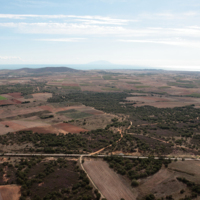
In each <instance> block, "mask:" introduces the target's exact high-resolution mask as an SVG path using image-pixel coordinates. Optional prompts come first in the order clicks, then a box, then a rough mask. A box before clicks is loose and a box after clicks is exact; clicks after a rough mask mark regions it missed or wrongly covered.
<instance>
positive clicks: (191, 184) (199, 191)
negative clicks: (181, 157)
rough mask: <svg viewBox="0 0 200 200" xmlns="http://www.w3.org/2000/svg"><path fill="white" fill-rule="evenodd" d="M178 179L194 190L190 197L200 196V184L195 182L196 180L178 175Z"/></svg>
mask: <svg viewBox="0 0 200 200" xmlns="http://www.w3.org/2000/svg"><path fill="white" fill-rule="evenodd" d="M177 180H178V181H180V182H183V183H185V184H186V185H187V187H188V188H189V189H190V190H191V191H192V194H191V196H190V197H188V198H190V199H193V198H197V196H200V185H198V184H195V183H194V182H191V181H188V180H187V179H186V178H182V177H177Z"/></svg>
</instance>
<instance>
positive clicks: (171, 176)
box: [137, 168, 186, 199]
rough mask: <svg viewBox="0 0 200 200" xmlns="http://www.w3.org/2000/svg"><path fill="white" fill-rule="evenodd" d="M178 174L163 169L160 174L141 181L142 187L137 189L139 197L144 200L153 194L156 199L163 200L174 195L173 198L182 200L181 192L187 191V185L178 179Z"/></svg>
mask: <svg viewBox="0 0 200 200" xmlns="http://www.w3.org/2000/svg"><path fill="white" fill-rule="evenodd" d="M176 176H177V174H176V173H174V172H171V171H169V170H168V169H166V168H162V169H161V170H160V171H159V172H157V173H156V174H154V175H153V176H150V177H148V178H146V179H143V180H140V181H141V182H140V185H139V187H138V188H137V190H138V193H139V195H138V197H139V199H142V198H143V197H144V196H146V195H148V194H151V193H153V194H154V195H155V196H156V198H162V197H165V196H168V195H173V198H174V197H176V198H175V199H180V198H181V197H184V196H185V194H184V195H182V196H181V194H180V190H181V189H184V190H186V185H184V184H183V183H181V182H179V181H178V180H177V179H176Z"/></svg>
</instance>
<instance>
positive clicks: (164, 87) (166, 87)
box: [158, 86, 171, 89]
mask: <svg viewBox="0 0 200 200" xmlns="http://www.w3.org/2000/svg"><path fill="white" fill-rule="evenodd" d="M168 88H171V87H170V86H162V87H158V89H168Z"/></svg>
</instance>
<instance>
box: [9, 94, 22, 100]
mask: <svg viewBox="0 0 200 200" xmlns="http://www.w3.org/2000/svg"><path fill="white" fill-rule="evenodd" d="M8 95H10V96H11V97H14V98H16V99H18V98H21V97H22V94H21V92H14V93H8Z"/></svg>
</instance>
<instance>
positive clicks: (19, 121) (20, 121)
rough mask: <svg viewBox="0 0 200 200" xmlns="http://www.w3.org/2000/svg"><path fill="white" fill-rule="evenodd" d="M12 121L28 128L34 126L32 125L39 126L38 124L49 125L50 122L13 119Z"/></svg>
mask: <svg viewBox="0 0 200 200" xmlns="http://www.w3.org/2000/svg"><path fill="white" fill-rule="evenodd" d="M12 122H14V123H16V124H17V125H19V126H23V127H26V128H32V127H38V126H49V124H46V123H43V122H37V121H26V120H13V121H12Z"/></svg>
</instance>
